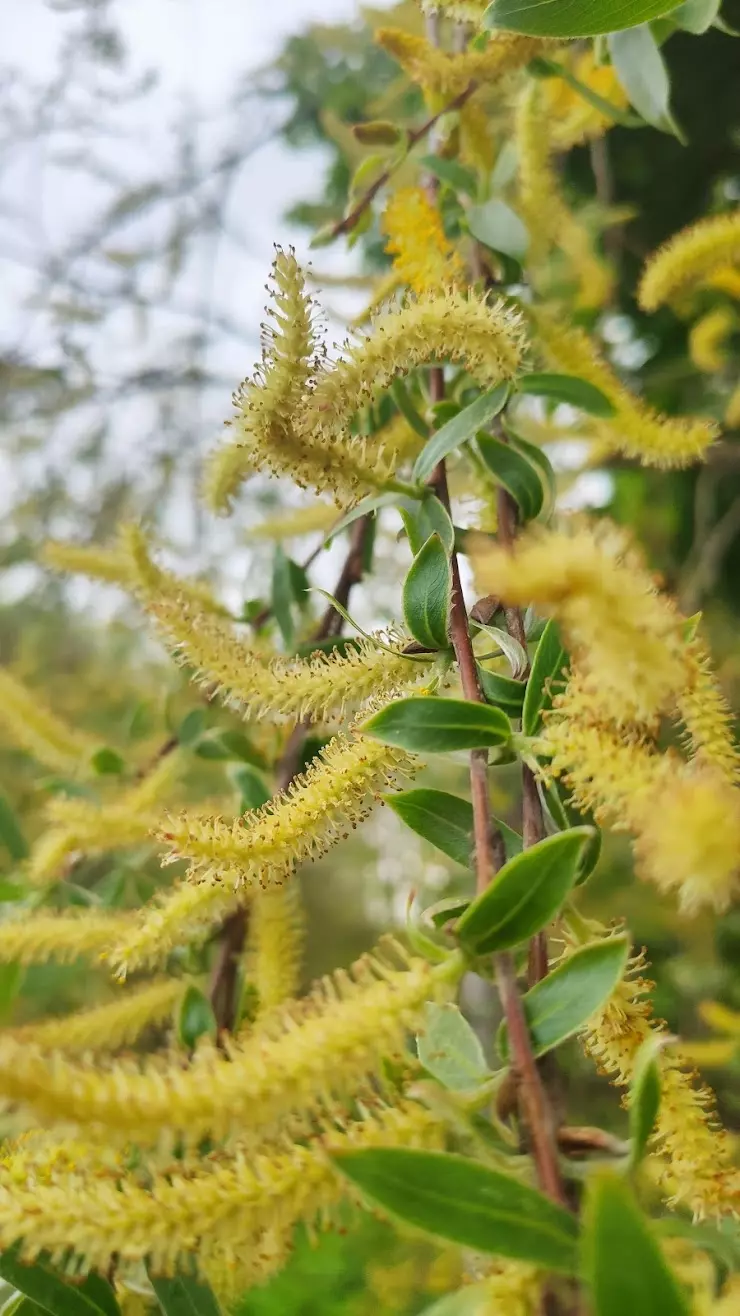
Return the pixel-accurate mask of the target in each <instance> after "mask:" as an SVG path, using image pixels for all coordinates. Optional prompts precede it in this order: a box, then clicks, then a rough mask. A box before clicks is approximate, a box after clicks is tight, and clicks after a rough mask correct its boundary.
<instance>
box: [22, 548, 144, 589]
mask: <svg viewBox="0 0 740 1316" xmlns="http://www.w3.org/2000/svg"><path fill="white" fill-rule="evenodd" d="M39 556H40V561H41V562H43V564H44V566H47V567H50V568H51V569H52V571H64V572H67V573H68V574H69V575H75V576H89V577H90V579H91V580H104V581H106V582H107V583H109V584H112V585H123V586H124V587H127V586H128V585H129V584H130V582H131V562H130V560H129V558H128V556H127V554H126V553H125V552H124V551H123V550H122V549H121V548H120V547H119V546H114V547H112V548H109V547H106V546H104V545H100V544H71V543H63V542H61V541H59V540H55V539H50V540H48V541H47V543H45V544H44V545H43V547H42V549H41V553H40V555H39Z"/></svg>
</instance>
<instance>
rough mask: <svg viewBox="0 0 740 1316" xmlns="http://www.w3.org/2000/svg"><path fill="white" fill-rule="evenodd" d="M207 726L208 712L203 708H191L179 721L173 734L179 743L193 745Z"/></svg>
mask: <svg viewBox="0 0 740 1316" xmlns="http://www.w3.org/2000/svg"><path fill="white" fill-rule="evenodd" d="M207 726H208V714H207V712H206V710H205V708H191V710H190V712H189V713H186V714H185V716H184V718H183V719H182V722H181V723H180V725H179V727H178V728H177V731H176V732H175V735H176V736H177V739H178V740H179V742H180V744H181V745H194V744H195V742H196V741H197V740H199V739H200V737H201V736H202V735H203V732H204V731H205V729H206V727H207Z"/></svg>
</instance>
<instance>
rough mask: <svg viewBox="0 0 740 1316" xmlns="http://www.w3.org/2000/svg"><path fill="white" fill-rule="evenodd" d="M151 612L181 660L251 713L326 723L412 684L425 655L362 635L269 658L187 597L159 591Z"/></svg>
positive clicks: (396, 641)
mask: <svg viewBox="0 0 740 1316" xmlns="http://www.w3.org/2000/svg"><path fill="white" fill-rule="evenodd" d="M149 611H150V612H151V614H152V616H153V617H154V618H155V620H156V621H157V622H158V624H159V626H160V628H161V630H162V631H163V632H164V635H165V637H166V639H167V641H168V643H169V645H170V646H171V647H172V648H173V650H174V653H175V656H176V657H177V659H178V660H179V661H180V662H183V663H186V664H187V665H188V666H189V667H192V668H194V669H195V672H196V679H197V680H198V681H200V682H201V684H204V685H207V686H208V687H209V689H210V690H211V691H215V692H216V693H220V694H221V696H222V697H223V698H224V699H225V700H226V702H228V703H229V704H231V705H232V707H235V708H237V709H238V710H239V711H240V712H241V713H242V714H243V715H244V716H245V717H249V718H250V719H268V720H269V721H272V722H275V721H277V722H286V721H292V722H297V721H300V720H301V719H304V718H307V719H308V720H310V721H312V722H325V721H328V720H330V719H332V718H341V717H344V716H345V715H346V714H348V713H349V712H355V711H356V710H357V709H358V708H359V707H360V705H361V704H363V703H364V702H365V700H367V699H368V698H370V697H371V696H372V695H376V696H378V697H381V698H388V697H390V696H391V695H393V694H395V693H397V692H399V691H400V690H402V689H404V688H405V687H406V686H411V685H414V684H415V683H416V682H417V681H418V680H419V679H420V677H422V676H423V675H424V674H425V672H428V670H429V662H428V661H426V662H425V661H420V660H419V659H409V658H404V657H403V656H402V653H401V651H402V649H403V647H404V644H405V643H406V641H405V640H404V639H402V638H400V637H395V636H393V635H391V636H386V637H380V636H379V637H378V638H379V639H381V640H382V642H383V643H385V644H386V645H388V646H389V647H390V648H391V649H392V650H393V651H392V652H390V653H389V652H388V649H387V648H379V647H378V646H377V645H375V644H373V643H372V641H371V640H366V639H360V640H358V641H357V644H356V646H355V647H349V648H347V650H346V652H344V653H340V652H339V651H334V652H332V653H328V654H327V653H324V652H323V651H321V650H317V651H316V653H315V654H313V655H312V656H311V657H309V658H305V659H301V658H284V657H282V656H275V657H272V658H271V659H269V661H268V660H267V658H266V655H265V651H264V648H260V647H259V646H257V645H255V644H254V643H253V642H249V641H246V640H244V639H243V638H242V637H241V636H239V635H238V633H237V632H236V631H235V629H234V627H233V626H232V625H231V624H230V623H229V622H227V621H226V620H225V619H222V618H218V617H213V616H208V614H207V613H205V612H203V611H202V610H201V609H199V608H198V606H197V604H195V603H193V602H192V601H190V600H188V599H185V598H180V597H178V596H175V597H169V596H165V595H161V596H158V597H155V598H152V599H151V600H150V602H149Z"/></svg>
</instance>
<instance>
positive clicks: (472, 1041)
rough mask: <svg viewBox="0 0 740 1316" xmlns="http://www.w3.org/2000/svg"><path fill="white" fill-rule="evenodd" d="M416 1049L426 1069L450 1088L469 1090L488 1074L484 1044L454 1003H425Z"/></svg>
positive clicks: (487, 1076) (461, 1090) (459, 1090)
mask: <svg viewBox="0 0 740 1316" xmlns="http://www.w3.org/2000/svg"><path fill="white" fill-rule="evenodd" d="M416 1050H417V1053H418V1056H419V1060H420V1061H421V1063H422V1065H423V1066H424V1068H425V1069H426V1070H427V1071H428V1073H430V1074H431V1075H432V1076H433V1077H434V1078H436V1079H437V1081H438V1082H439V1083H441V1084H442V1086H443V1087H445V1088H449V1090H450V1091H451V1092H466V1091H469V1090H470V1088H475V1087H478V1085H479V1084H480V1083H485V1081H486V1079H489V1078H490V1077H491V1071H490V1069H489V1068H488V1065H487V1064H486V1057H485V1056H484V1054H483V1047H482V1046H481V1044H480V1042H479V1041H478V1038H477V1037H476V1035H475V1033H474V1032H473V1029H472V1028H471V1027H470V1024H469V1023H468V1021H467V1019H466V1018H465V1017H464V1015H462V1014H461V1013H460V1011H459V1009H458V1008H457V1006H456V1005H450V1004H447V1005H436V1004H435V1003H434V1002H433V1001H430V1002H429V1003H428V1004H427V1005H426V1007H425V1010H424V1028H423V1031H422V1032H420V1033H419V1034H418V1036H417V1038H416Z"/></svg>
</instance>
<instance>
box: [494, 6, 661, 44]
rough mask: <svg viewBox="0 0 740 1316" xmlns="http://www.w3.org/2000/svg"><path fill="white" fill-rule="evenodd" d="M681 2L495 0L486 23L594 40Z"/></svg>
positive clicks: (522, 30)
mask: <svg viewBox="0 0 740 1316" xmlns="http://www.w3.org/2000/svg"><path fill="white" fill-rule="evenodd" d="M676 4H677V0H628V3H621V0H562V3H560V4H558V5H557V6H555V5H553V3H552V0H535V3H534V4H530V3H525V0H494V3H493V4H492V5H491V6H490V8H489V9H488V10H487V11H486V15H485V20H484V21H485V22H486V23H487V24H488V25H489V26H490V27H501V28H505V29H506V30H507V31H511V32H527V33H530V34H531V35H533V36H542V37H592V36H598V35H599V34H601V33H603V32H615V31H618V30H621V29H622V28H631V27H636V26H637V25H638V23H647V22H648V21H649V20H650V19H653V18H660V17H661V15H663V14H668V13H670V11H671V10H672V9H675V8H676Z"/></svg>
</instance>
